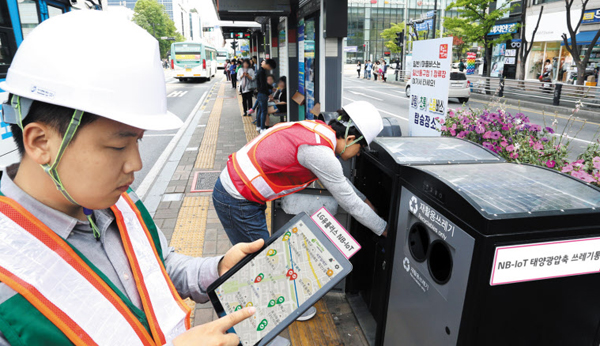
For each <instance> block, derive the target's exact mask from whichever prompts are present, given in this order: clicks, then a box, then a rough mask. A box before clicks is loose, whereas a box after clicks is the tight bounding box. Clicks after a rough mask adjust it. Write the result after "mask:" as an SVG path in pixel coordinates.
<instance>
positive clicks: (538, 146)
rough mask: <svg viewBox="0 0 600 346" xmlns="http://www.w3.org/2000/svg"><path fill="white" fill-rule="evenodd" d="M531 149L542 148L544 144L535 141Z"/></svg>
mask: <svg viewBox="0 0 600 346" xmlns="http://www.w3.org/2000/svg"><path fill="white" fill-rule="evenodd" d="M533 149H535V150H542V149H544V145H543V144H542V143H540V142H535V143H534V144H533ZM552 162H554V161H552ZM553 167H554V166H553Z"/></svg>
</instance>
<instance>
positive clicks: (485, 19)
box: [444, 0, 511, 77]
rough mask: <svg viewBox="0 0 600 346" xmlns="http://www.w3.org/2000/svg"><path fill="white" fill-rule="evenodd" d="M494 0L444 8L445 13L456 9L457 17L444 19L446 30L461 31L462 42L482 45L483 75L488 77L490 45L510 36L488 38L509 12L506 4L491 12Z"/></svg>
mask: <svg viewBox="0 0 600 346" xmlns="http://www.w3.org/2000/svg"><path fill="white" fill-rule="evenodd" d="M495 2H496V0H456V1H454V2H452V3H451V4H450V5H448V7H447V8H446V11H449V10H452V9H456V11H458V17H446V18H444V27H445V28H446V29H448V30H456V29H461V30H462V32H463V35H464V36H463V40H466V41H467V42H478V43H483V46H484V48H485V63H486V64H485V66H486V67H485V75H486V76H487V77H489V76H490V66H491V64H490V60H491V55H492V45H493V44H495V43H499V42H502V41H506V40H509V39H510V38H511V34H502V35H499V36H498V37H496V38H492V37H490V36H489V35H488V34H489V32H490V30H491V29H492V28H493V27H494V25H496V21H497V20H498V19H500V18H502V17H503V16H504V14H505V13H507V12H508V11H510V4H509V3H507V4H506V5H505V6H502V7H501V8H497V9H495V10H492V9H491V8H490V6H491V5H492V4H494V3H495Z"/></svg>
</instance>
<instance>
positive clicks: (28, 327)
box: [0, 11, 264, 346]
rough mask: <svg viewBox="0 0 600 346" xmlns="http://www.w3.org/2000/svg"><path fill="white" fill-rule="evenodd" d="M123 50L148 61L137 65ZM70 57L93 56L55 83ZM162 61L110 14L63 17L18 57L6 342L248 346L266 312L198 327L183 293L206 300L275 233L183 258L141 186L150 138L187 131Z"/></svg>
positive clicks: (149, 42) (5, 196)
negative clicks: (242, 338)
mask: <svg viewBox="0 0 600 346" xmlns="http://www.w3.org/2000/svg"><path fill="white" fill-rule="evenodd" d="M74 28H77V30H73V29H74ZM97 28H102V30H97ZM48 47H52V48H53V49H48ZM116 55H123V56H126V57H133V56H143V57H147V58H145V59H140V60H139V61H137V62H136V68H135V70H132V69H130V68H129V66H127V65H123V64H121V65H119V64H117V65H115V64H114V62H113V61H114V56H116ZM40 56H43V59H37V60H36V59H31V57H40ZM65 56H70V57H73V56H85V57H86V58H85V59H74V60H73V61H70V62H69V73H66V74H63V75H62V76H61V78H60V81H57V80H56V78H55V76H56V71H61V70H62V69H64V64H65V60H64V58H65ZM158 59H160V58H159V50H158V45H157V42H156V40H155V39H154V38H153V37H152V36H151V35H150V34H148V33H147V32H146V31H145V30H142V29H140V28H139V27H137V26H136V25H134V24H132V23H131V22H130V21H127V20H124V19H116V18H114V17H113V16H111V15H110V14H107V13H105V12H102V11H72V12H68V13H66V14H63V15H61V16H57V17H55V18H51V19H49V20H47V21H45V22H44V24H43V25H40V26H38V27H36V28H35V29H33V31H32V33H31V34H30V36H28V37H27V44H23V45H21V46H20V47H19V49H18V51H17V52H16V54H15V56H14V58H13V60H12V63H11V67H10V69H9V70H8V72H7V78H6V81H5V82H4V83H3V84H2V89H3V90H5V91H6V92H7V95H9V98H8V99H7V101H6V102H5V103H4V104H3V120H4V122H6V123H9V124H10V126H11V129H12V138H13V140H14V141H15V144H16V147H17V148H18V151H19V153H20V157H21V158H20V162H19V163H17V164H14V165H11V166H9V167H7V168H6V169H3V171H2V176H1V184H0V192H1V195H2V196H1V197H0V205H1V206H0V221H1V223H2V227H1V229H0V238H2V239H4V240H5V241H3V242H2V244H1V245H2V255H3V260H2V282H1V283H0V311H2V314H1V316H0V321H1V322H0V330H1V333H0V345H92V344H93V345H177V346H185V345H215V344H219V345H228V346H234V345H236V346H237V345H238V343H239V339H238V337H237V336H235V334H227V332H226V331H227V330H228V329H229V328H231V327H232V326H234V325H235V324H237V323H239V322H240V321H241V320H243V319H245V318H248V317H250V316H251V315H252V314H253V313H254V311H255V309H254V308H245V309H242V310H241V311H238V312H236V313H234V314H230V315H228V316H226V317H224V318H222V319H219V320H217V321H214V322H210V323H207V324H204V325H201V326H197V327H195V328H193V329H190V330H188V328H189V325H190V320H189V314H190V310H189V308H188V307H187V305H186V303H185V302H184V301H183V300H182V299H181V298H180V297H188V298H191V299H193V300H194V301H196V302H197V303H206V302H207V301H208V300H209V298H208V295H207V290H208V287H209V285H211V284H212V283H213V282H214V281H215V280H216V279H217V278H218V277H219V276H220V275H223V274H224V273H225V272H227V271H228V270H229V269H230V268H232V266H234V265H235V264H236V263H237V262H239V261H240V260H241V259H242V258H243V257H245V256H246V255H247V254H250V253H253V252H255V251H257V250H259V249H260V248H261V247H262V246H263V244H264V243H263V241H262V240H259V241H257V242H255V243H253V244H239V245H238V246H234V247H233V248H232V249H230V250H229V251H227V253H226V254H225V256H224V257H222V256H219V257H212V258H208V257H207V258H194V257H191V256H186V255H182V254H178V253H176V252H175V251H174V249H173V248H172V247H169V246H168V242H167V238H166V237H165V235H164V233H163V232H162V231H161V230H160V228H159V227H158V226H157V225H156V224H155V223H154V222H153V221H152V217H151V215H150V214H149V213H148V211H147V209H146V207H145V206H144V204H143V202H142V201H141V199H140V198H139V197H138V196H136V194H135V192H133V190H132V189H131V188H130V185H131V184H132V183H133V181H134V174H135V173H136V172H137V171H139V170H140V169H141V168H142V161H141V159H140V148H139V146H140V143H139V141H140V139H141V138H142V137H143V135H144V132H145V131H147V130H152V131H159V130H175V129H178V128H179V127H180V126H181V125H182V121H181V120H180V119H179V118H178V117H177V116H175V115H174V114H172V113H170V112H169V111H168V110H167V97H166V90H165V84H164V71H162V69H161V68H160V66H159V65H158V64H156V61H158ZM90 66H93V69H94V71H93V72H94V73H89V72H90ZM48 83H51V84H48ZM32 85H33V86H44V88H51V89H43V91H45V92H50V90H51V92H52V97H48V94H47V93H46V94H44V93H41V92H35V91H36V90H37V91H40V90H41V89H40V88H39V87H38V88H36V89H34V90H32V88H31V86H32ZM115 95H127V97H123V98H120V99H119V100H118V102H117V100H116V99H115ZM63 153H65V155H63ZM40 165H42V167H40ZM31 256H34V257H35V258H36V259H37V260H33V259H32V257H31ZM8 321H10V322H8Z"/></svg>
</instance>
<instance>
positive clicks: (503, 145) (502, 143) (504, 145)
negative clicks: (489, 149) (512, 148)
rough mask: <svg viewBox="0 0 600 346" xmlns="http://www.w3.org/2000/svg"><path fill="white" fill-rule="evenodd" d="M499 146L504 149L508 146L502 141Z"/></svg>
mask: <svg viewBox="0 0 600 346" xmlns="http://www.w3.org/2000/svg"><path fill="white" fill-rule="evenodd" d="M500 145H501V146H502V147H503V148H504V147H506V146H507V145H508V142H507V141H502V142H500Z"/></svg>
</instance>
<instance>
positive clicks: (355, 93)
mask: <svg viewBox="0 0 600 346" xmlns="http://www.w3.org/2000/svg"><path fill="white" fill-rule="evenodd" d="M348 92H351V93H353V94H354V95H361V96H364V97H368V98H371V99H373V100H377V101H383V100H382V99H379V98H377V97H373V96H371V95H367V94H363V93H358V92H356V91H352V90H348Z"/></svg>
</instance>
